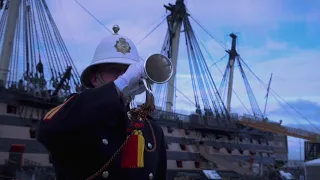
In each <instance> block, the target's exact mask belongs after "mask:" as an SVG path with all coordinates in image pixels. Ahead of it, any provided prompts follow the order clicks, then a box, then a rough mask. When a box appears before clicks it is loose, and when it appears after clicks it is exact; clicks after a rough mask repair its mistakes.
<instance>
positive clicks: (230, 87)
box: [227, 33, 238, 113]
mask: <svg viewBox="0 0 320 180" xmlns="http://www.w3.org/2000/svg"><path fill="white" fill-rule="evenodd" d="M230 37H231V38H232V43H231V50H228V51H227V53H228V54H229V61H228V66H229V67H228V68H230V71H229V83H228V96H227V111H228V112H229V113H230V112H231V98H232V90H233V73H234V63H235V61H236V57H237V56H238V53H237V50H236V45H237V43H236V40H237V36H236V35H235V34H233V33H231V34H230Z"/></svg>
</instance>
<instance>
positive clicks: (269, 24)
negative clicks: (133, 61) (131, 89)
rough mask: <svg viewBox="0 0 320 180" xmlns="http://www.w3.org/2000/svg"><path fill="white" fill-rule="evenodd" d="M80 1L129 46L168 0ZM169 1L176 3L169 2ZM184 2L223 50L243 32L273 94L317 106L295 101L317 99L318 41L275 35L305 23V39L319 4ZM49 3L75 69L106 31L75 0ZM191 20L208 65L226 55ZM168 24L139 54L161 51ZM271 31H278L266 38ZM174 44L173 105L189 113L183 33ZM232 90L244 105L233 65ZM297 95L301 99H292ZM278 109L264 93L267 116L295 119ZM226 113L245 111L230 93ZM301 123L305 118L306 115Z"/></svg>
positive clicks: (250, 58)
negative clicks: (304, 41) (232, 36)
mask: <svg viewBox="0 0 320 180" xmlns="http://www.w3.org/2000/svg"><path fill="white" fill-rule="evenodd" d="M79 2H80V3H81V4H82V5H83V6H84V7H85V8H86V9H88V10H89V11H90V12H91V13H92V14H93V15H94V16H95V17H97V18H98V19H99V20H100V21H101V22H102V23H103V25H105V26H106V27H108V28H109V29H111V27H112V25H114V24H118V25H119V26H120V28H121V30H120V33H121V34H122V35H125V36H128V37H130V38H132V40H133V41H134V42H135V43H138V42H139V41H140V40H141V39H143V38H144V36H145V35H146V34H147V33H148V32H150V31H151V30H152V28H154V27H155V26H156V25H157V24H158V23H159V22H160V20H161V19H160V18H161V17H164V15H165V14H166V12H165V9H164V8H163V4H168V2H169V1H168V0H158V1H148V0H137V1H125V0H118V1H112V2H110V1H103V0H91V1H85V0H79ZM170 2H171V3H174V0H171V1H170ZM185 2H186V3H187V7H188V11H189V13H190V14H191V15H192V17H194V18H195V19H196V20H197V21H199V22H200V23H201V24H202V25H204V26H205V28H206V30H207V31H209V32H210V33H211V34H213V35H214V37H215V38H216V39H220V40H221V41H222V44H223V45H225V47H227V48H228V47H230V37H228V34H229V33H230V32H241V33H237V35H238V39H237V42H238V43H237V45H238V52H239V53H240V55H241V57H242V58H243V59H244V61H245V62H247V64H249V66H250V68H251V69H252V70H253V71H254V73H255V74H256V75H257V76H258V77H259V78H260V79H261V80H263V81H264V82H267V81H268V80H269V77H270V73H273V81H272V84H271V88H272V89H273V90H275V91H276V92H277V94H279V95H280V96H282V97H283V98H284V99H285V100H287V101H292V102H295V103H298V104H300V105H297V104H294V103H293V104H292V105H293V106H295V107H297V108H300V109H299V111H301V113H302V114H303V115H306V116H308V118H311V119H312V117H309V116H313V115H314V116H315V115H318V114H317V113H316V109H305V108H301V106H302V105H303V106H305V107H310V105H311V104H312V103H310V102H311V101H313V102H317V103H319V102H320V94H319V89H320V79H319V78H318V77H319V76H318V74H319V73H318V67H319V65H320V64H319V61H318V57H319V56H320V51H319V49H317V46H314V47H312V48H311V49H310V48H309V49H307V48H304V47H302V45H300V44H302V43H300V44H299V43H298V40H299V39H298V38H291V39H294V40H296V39H297V42H296V44H299V46H298V45H292V44H290V42H288V41H285V40H282V39H283V38H282V37H281V35H278V36H276V35H277V34H281V33H282V32H287V31H286V30H287V29H286V28H284V27H285V25H287V23H291V25H292V26H291V27H293V28H294V27H295V26H296V27H306V29H305V31H306V32H307V34H306V36H305V37H304V39H308V38H309V40H310V41H312V40H313V39H314V36H315V34H316V33H317V29H319V27H318V26H317V24H316V23H318V22H319V17H320V15H319V12H318V9H317V7H319V1H317V0H313V1H309V2H308V6H306V5H305V4H306V3H304V2H296V1H286V0H285V1H277V0H263V1H253V0H243V1H231V0H225V1H212V0H202V1H201V2H200V1H196V0H188V1H185ZM47 3H48V4H49V8H50V10H51V12H52V15H53V17H54V19H55V22H56V24H57V26H58V28H59V30H60V33H61V34H62V37H63V38H64V40H65V42H66V45H67V47H68V49H69V52H70V54H71V56H72V57H73V59H74V61H75V63H76V65H77V67H78V69H79V71H80V72H81V71H82V70H83V68H84V67H85V66H87V65H88V64H89V63H90V61H91V58H92V56H93V53H94V50H95V47H96V45H97V44H98V43H99V41H100V40H101V38H103V37H105V36H108V35H110V33H109V32H108V31H107V30H106V29H104V27H102V25H100V24H99V23H98V22H96V21H95V20H94V19H93V18H92V17H91V16H90V15H89V14H88V13H86V12H85V11H84V10H83V9H82V8H81V7H80V6H79V5H78V4H77V3H75V1H62V0H55V1H48V2H47ZM300 3H301V4H300ZM302 3H303V4H302ZM231 5H232V7H231ZM191 23H192V24H193V28H194V31H195V32H196V35H197V37H199V40H201V42H202V44H203V45H204V47H206V49H207V50H208V51H209V53H210V57H212V60H211V59H210V58H209V56H208V55H207V54H206V52H205V51H204V50H203V51H202V52H203V54H204V57H205V59H206V62H207V64H208V65H209V66H211V65H212V64H213V62H216V61H218V60H219V59H220V58H221V57H223V56H224V55H225V54H226V53H225V51H224V48H223V47H221V46H220V45H219V44H218V43H217V42H216V40H213V39H212V38H211V37H210V36H208V35H207V34H206V33H205V32H204V31H203V30H202V29H201V28H200V27H199V26H198V25H196V23H195V22H194V21H193V20H191ZM299 23H300V24H299ZM151 24H152V25H151ZM302 25H303V26H302ZM166 27H167V26H166V22H165V23H164V24H163V25H161V26H160V27H159V28H158V29H157V30H156V31H154V32H153V33H152V34H151V35H150V36H149V37H147V38H146V39H145V40H143V42H142V43H141V44H140V45H139V46H138V49H139V51H140V55H141V56H142V57H143V58H146V57H147V56H148V55H150V54H151V53H157V52H160V50H161V47H162V44H163V40H164V36H165V33H166ZM271 34H273V35H274V34H276V35H274V36H271ZM295 35H297V34H295ZM299 35H301V34H299ZM182 36H183V33H182ZM297 36H298V35H297ZM217 37H218V38H217ZM226 42H228V43H226ZM307 44H308V43H307ZM180 45H181V46H180V49H179V51H180V52H181V53H180V54H179V62H178V77H177V88H178V89H179V90H180V91H181V92H182V93H183V94H181V93H180V92H177V93H176V96H177V97H176V102H177V103H178V105H177V107H179V108H178V109H180V110H178V111H179V112H183V113H187V112H188V111H193V110H194V103H192V102H190V100H191V101H194V98H193V90H192V83H191V81H190V79H189V75H188V74H189V69H188V63H187V62H188V61H187V58H186V53H185V42H184V37H182V38H181V41H180ZM228 49H229V48H228ZM227 59H228V58H225V59H224V60H223V61H220V62H219V63H218V64H217V66H218V67H219V69H220V70H221V71H222V73H223V71H224V69H225V66H226V63H227ZM245 71H246V74H247V76H248V80H249V82H250V85H251V87H252V90H253V92H254V94H255V96H256V99H257V101H258V104H259V105H260V108H263V106H264V102H265V99H264V96H265V94H266V88H265V87H263V86H262V85H261V84H260V83H258V82H257V80H256V78H255V77H254V76H253V75H252V74H250V72H249V71H248V70H247V69H246V70H245ZM211 74H212V76H213V78H214V80H215V82H216V84H217V86H219V84H220V81H221V78H222V75H221V73H220V72H219V70H218V69H217V67H216V66H215V65H214V66H213V67H211ZM234 91H236V93H237V95H238V96H239V97H240V99H241V101H242V102H243V103H244V104H245V105H246V107H247V108H248V109H249V110H250V102H249V100H248V97H247V92H246V89H245V86H244V84H243V80H242V78H241V75H240V73H239V71H238V68H237V70H236V73H235V78H234ZM185 96H187V97H188V98H186V97H185ZM142 98H143V96H142ZM298 99H302V100H300V101H297V100H298ZM307 102H309V104H307ZM313 105H314V104H313ZM279 108H280V107H279V104H277V102H276V100H275V98H274V97H273V96H272V95H270V98H269V103H268V107H267V114H268V115H270V116H272V113H273V112H278V114H274V117H275V119H276V120H277V119H280V118H281V119H284V122H288V123H291V122H294V123H295V121H293V119H290V117H287V116H286V115H285V114H283V113H284V112H281V111H280V110H279ZM232 110H233V111H235V112H240V113H245V112H246V111H245V109H244V108H243V106H242V104H241V102H240V101H239V100H238V99H237V97H236V96H235V95H233V100H232ZM276 115H277V116H276ZM318 117H319V115H318ZM302 121H303V122H304V120H302ZM291 125H292V124H291ZM291 125H290V126H291ZM290 143H291V144H292V143H293V144H296V142H295V141H290ZM292 147H293V146H292Z"/></svg>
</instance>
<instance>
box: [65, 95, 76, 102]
mask: <svg viewBox="0 0 320 180" xmlns="http://www.w3.org/2000/svg"><path fill="white" fill-rule="evenodd" d="M77 95H78V93H71V94H70V95H68V96H67V97H66V98H65V99H64V102H66V101H68V99H70V98H72V97H73V96H77Z"/></svg>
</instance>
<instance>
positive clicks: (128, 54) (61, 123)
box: [37, 26, 167, 180]
mask: <svg viewBox="0 0 320 180" xmlns="http://www.w3.org/2000/svg"><path fill="white" fill-rule="evenodd" d="M113 30H114V32H115V33H114V34H113V35H111V36H110V37H107V38H104V39H103V40H102V41H101V42H100V44H99V45H98V47H97V48H96V51H95V54H94V57H93V61H92V63H91V65H90V66H88V67H87V68H86V69H85V70H84V71H83V73H82V75H81V82H82V84H83V86H85V87H87V88H88V89H87V90H85V91H84V92H82V93H79V94H77V93H76V94H72V95H71V96H70V97H69V98H68V99H67V100H66V101H65V102H64V103H63V104H61V105H59V106H57V107H56V108H53V109H52V110H50V111H49V112H48V113H47V114H46V115H45V116H44V117H43V119H42V121H41V122H40V125H39V129H38V132H37V139H38V141H39V142H40V143H42V144H43V145H44V146H45V147H46V149H47V150H48V151H49V153H50V154H51V157H52V164H53V166H54V169H55V173H56V177H57V180H85V179H95V180H96V179H112V180H122V179H123V180H124V179H126V180H146V179H156V180H166V171H167V157H166V148H165V139H164V134H163V131H162V129H161V127H160V126H158V125H157V124H156V123H155V122H154V121H153V120H152V119H151V118H149V116H148V118H147V119H146V120H142V119H141V118H135V117H137V116H131V115H130V114H129V113H128V112H129V106H128V103H130V101H131V100H132V97H134V96H135V95H138V94H141V93H142V92H144V91H145V90H146V87H145V86H144V85H143V84H141V83H140V81H141V78H145V76H146V75H145V72H144V66H143V62H140V58H139V55H138V52H137V49H136V47H135V45H134V44H133V43H132V41H131V40H129V39H128V38H126V37H123V36H120V35H118V34H117V33H118V31H119V27H118V26H114V28H113ZM130 112H131V111H130ZM139 117H140V116H139Z"/></svg>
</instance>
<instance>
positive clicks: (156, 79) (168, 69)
mask: <svg viewBox="0 0 320 180" xmlns="http://www.w3.org/2000/svg"><path fill="white" fill-rule="evenodd" d="M144 71H145V75H146V78H142V79H141V81H142V82H143V84H144V86H145V87H146V101H145V103H144V104H142V105H141V106H140V107H139V108H131V107H130V108H131V110H130V113H129V114H128V116H129V118H136V119H140V120H145V119H146V117H147V115H148V114H149V113H151V112H152V111H154V109H155V105H154V96H153V93H152V87H151V84H154V83H156V84H163V83H166V82H167V81H169V80H170V78H171V77H172V74H173V67H172V63H171V60H170V59H169V58H167V57H166V56H164V55H162V54H153V55H151V56H149V57H148V58H147V60H146V61H145V62H144Z"/></svg>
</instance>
